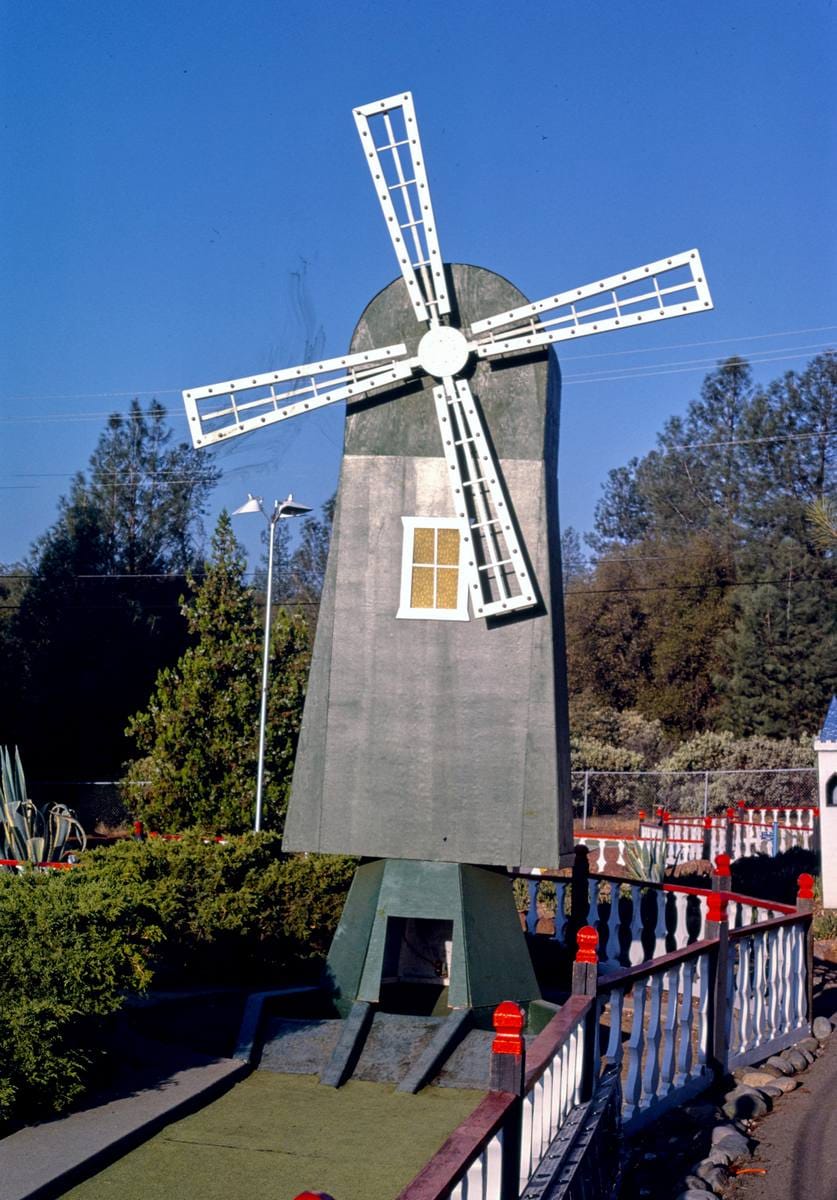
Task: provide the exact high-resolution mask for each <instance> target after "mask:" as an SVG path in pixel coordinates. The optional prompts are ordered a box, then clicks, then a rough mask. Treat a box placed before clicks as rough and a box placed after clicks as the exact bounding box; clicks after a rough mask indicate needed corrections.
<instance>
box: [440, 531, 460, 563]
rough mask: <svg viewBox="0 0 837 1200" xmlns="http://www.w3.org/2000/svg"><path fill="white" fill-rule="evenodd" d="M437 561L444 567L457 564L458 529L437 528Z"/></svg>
mask: <svg viewBox="0 0 837 1200" xmlns="http://www.w3.org/2000/svg"><path fill="white" fill-rule="evenodd" d="M438 561H439V562H440V563H442V564H443V565H444V566H446V567H458V566H459V530H458V529H440V530H439V558H438Z"/></svg>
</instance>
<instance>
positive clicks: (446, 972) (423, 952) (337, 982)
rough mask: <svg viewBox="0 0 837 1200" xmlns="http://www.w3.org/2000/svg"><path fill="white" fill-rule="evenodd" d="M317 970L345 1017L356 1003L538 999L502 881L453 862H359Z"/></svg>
mask: <svg viewBox="0 0 837 1200" xmlns="http://www.w3.org/2000/svg"><path fill="white" fill-rule="evenodd" d="M326 976H327V982H328V986H329V987H330V988H331V990H332V994H333V998H334V1002H335V1005H336V1006H337V1008H338V1010H339V1011H340V1012H341V1013H343V1014H344V1015H345V1013H347V1012H348V1010H349V1009H350V1008H351V1005H352V1004H353V1003H354V1002H355V1001H357V1000H360V1001H365V1002H367V1003H373V1004H379V1003H382V1001H383V1002H388V1001H389V1002H394V1003H395V1004H396V1005H397V1006H398V1007H399V1010H400V1011H415V1012H419V1011H426V1012H430V1011H436V1012H439V1011H440V1010H441V1011H444V1010H445V1009H448V1008H451V1009H453V1008H474V1009H479V1008H493V1007H494V1006H496V1005H497V1004H499V1003H500V1002H501V1001H502V1000H517V1001H522V1002H525V1001H529V1000H536V999H539V998H540V990H539V988H538V984H537V980H536V979H535V972H534V970H533V968H532V962H531V959H530V957H529V951H528V949H527V946H526V939H525V936H524V934H523V930H522V929H521V925H520V918H519V917H518V914H517V910H516V907H515V903H514V896H513V893H512V889H511V886H510V884H509V880H508V878H507V877H505V876H504V875H502V874H499V873H498V872H495V871H491V870H487V869H486V868H485V867H475V866H470V865H467V864H462V863H443V862H420V861H413V860H407V859H376V860H374V861H372V862H369V863H366V864H364V865H363V866H361V867H359V868H358V870H357V871H356V873H355V877H354V879H353V881H352V886H351V889H350V891H349V896H348V899H347V901H346V907H345V909H344V910H343V915H342V917H341V918H340V924H339V925H338V927H337V932H336V933H335V935H334V940H333V942H332V944H331V949H330V950H329V954H328V962H327V965H326Z"/></svg>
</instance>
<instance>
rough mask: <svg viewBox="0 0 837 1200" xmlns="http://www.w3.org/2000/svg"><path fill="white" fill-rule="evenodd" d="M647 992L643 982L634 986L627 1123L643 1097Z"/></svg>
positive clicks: (625, 1106) (625, 1107) (625, 1103)
mask: <svg viewBox="0 0 837 1200" xmlns="http://www.w3.org/2000/svg"><path fill="white" fill-rule="evenodd" d="M645 992H646V985H645V981H644V980H643V981H642V982H640V983H637V984H635V985H634V987H633V989H632V993H631V995H632V998H633V1002H634V1015H633V1020H632V1021H631V1033H630V1037H629V1038H628V1074H627V1079H626V1080H625V1089H624V1093H623V1103H622V1116H623V1119H624V1120H625V1121H629V1120H630V1118H631V1117H632V1116H633V1114H634V1113H635V1112H636V1111H637V1109H638V1108H639V1101H640V1096H641V1095H642V1051H643V1048H644V1046H645V1031H644V1029H643V1020H644V1017H645Z"/></svg>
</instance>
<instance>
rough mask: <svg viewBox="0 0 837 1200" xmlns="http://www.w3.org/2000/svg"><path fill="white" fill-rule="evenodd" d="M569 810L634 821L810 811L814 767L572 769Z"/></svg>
mask: <svg viewBox="0 0 837 1200" xmlns="http://www.w3.org/2000/svg"><path fill="white" fill-rule="evenodd" d="M572 788H573V811H574V814H575V817H576V819H577V820H580V821H581V823H582V825H586V823H587V821H588V820H590V819H591V818H598V817H624V818H636V817H638V815H639V813H640V810H642V811H644V812H646V813H649V814H652V813H654V812H655V811H656V809H657V808H660V807H662V808H665V809H668V810H669V812H672V813H677V814H678V815H680V816H704V817H705V816H707V815H710V814H712V813H722V812H724V811H725V810H726V809H727V808H735V807H736V806H737V805H738V804H739V802H741V801H743V803H744V804H746V805H747V807H748V808H750V807H752V808H758V807H761V806H768V807H771V808H814V807H816V804H817V772H816V768H815V767H785V768H781V767H775V768H770V769H765V770H718V771H573V773H572Z"/></svg>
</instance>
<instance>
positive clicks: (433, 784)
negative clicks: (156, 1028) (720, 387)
mask: <svg viewBox="0 0 837 1200" xmlns="http://www.w3.org/2000/svg"><path fill="white" fill-rule="evenodd" d="M354 116H355V122H356V125H357V128H358V132H359V135H360V139H361V144H362V146H363V150H364V153H365V156H366V160H367V164H368V166H369V170H370V172H371V175H372V180H373V184H374V187H375V191H376V194H377V196H378V200H379V202H380V205H381V209H382V212H383V215H384V219H385V224H386V228H387V231H388V233H389V236H390V239H391V241H392V244H393V248H394V250H395V254H396V258H397V260H398V263H399V268H400V273H401V277H400V278H399V279H396V281H395V282H393V283H392V284H390V285H389V286H388V287H387V288H385V289H384V291H383V292H381V293H380V294H379V295H378V296H376V297H375V298H374V299H373V300H372V301H371V303H370V304H369V305H368V306H367V308H366V310H365V311H364V313H363V314H362V316H361V319H360V321H359V323H358V325H357V328H356V330H355V333H354V337H353V340H352V345H351V348H350V352H349V353H348V354H347V355H345V356H342V357H339V358H334V359H329V360H326V361H323V362H319V363H307V364H305V365H302V366H298V367H291V368H286V369H283V370H279V371H273V372H268V373H266V374H261V375H255V376H250V377H246V378H242V379H236V380H232V381H229V382H223V383H219V384H213V385H210V386H205V387H198V388H190V389H188V390H187V391H185V392H184V393H183V395H184V402H185V405H186V411H187V416H188V421H189V428H190V431H191V435H192V440H193V443H194V445H195V446H196V447H201V446H209V445H212V444H216V443H218V442H220V441H223V440H226V439H228V438H231V437H236V436H238V435H240V434H244V433H248V432H251V431H253V430H256V429H260V428H262V427H264V426H267V425H271V424H276V423H280V422H282V421H285V420H288V419H289V418H291V417H294V416H298V415H301V414H303V413H305V412H307V411H310V410H312V409H314V408H319V407H322V406H323V405H326V404H334V403H337V402H339V401H343V400H345V401H346V402H347V420H346V433H345V446H344V457H343V463H342V468H341V476H340V486H339V490H338V498H337V508H336V513H335V521H334V527H333V534H332V545H331V551H330V554H329V562H328V568H327V573H326V581H325V588H324V593H323V598H322V604H321V609H320V618H319V623H318V628H317V635H316V641H315V646H314V655H313V663H312V668H311V676H310V682H309V689H308V695H307V699H306V706H305V713H304V717H303V724H302V731H301V735H300V742H299V749H298V754H297V762H296V768H295V773H294V780H293V789H292V795H291V801H290V807H289V812H288V818H287V824H286V830H285V842H284V844H285V847H286V848H287V849H290V850H312V851H322V852H327V853H344V854H353V855H358V856H361V857H364V858H367V859H372V860H373V861H372V862H369V863H367V864H365V865H364V866H363V867H361V868H360V870H359V871H358V874H357V876H356V879H355V882H354V884H353V887H352V891H351V893H350V898H349V901H348V903H347V908H346V912H345V913H344V917H343V920H342V921H341V925H340V928H339V930H338V933H337V935H336V937H335V941H334V945H333V947H332V951H331V954H330V958H329V963H330V969H331V972H332V976H333V980H334V987H335V990H336V992H337V993H338V994H339V995H340V996H341V997H342V998H343V999H344V1000H353V999H357V998H360V999H365V1000H370V1001H376V1000H378V999H379V997H380V993H381V986H382V981H386V980H387V979H406V978H420V977H421V971H422V968H421V966H420V962H424V961H426V960H432V961H433V962H434V963H435V968H434V969H435V971H436V975H437V978H438V979H441V980H442V981H443V982H445V983H448V984H449V994H448V999H449V1003H450V1004H451V1005H452V1006H458V1005H470V1006H474V1007H479V1006H482V1005H490V1004H494V1003H496V1002H497V1001H499V1000H500V999H503V998H505V997H506V996H507V995H514V996H516V997H517V998H519V999H527V998H531V997H533V996H535V995H536V994H537V986H536V984H535V981H534V976H533V974H532V971H531V966H530V964H529V961H528V955H527V953H526V950H525V946H524V944H523V940H522V936H521V934H520V928H519V923H518V921H517V917H516V913H515V911H514V906H513V902H512V897H511V891H510V888H509V886H508V881H507V880H506V879H504V878H502V876H501V875H500V874H499V873H498V871H497V868H501V867H505V866H508V865H515V864H521V863H528V864H530V865H531V864H538V865H550V866H557V865H560V864H566V863H567V862H568V861H569V860H570V856H571V854H572V806H571V798H570V775H569V738H568V727H567V699H566V668H565V653H564V633H563V610H562V599H561V570H560V541H559V527H558V507H557V449H558V403H559V390H560V389H559V375H558V368H557V363H556V361H555V358H554V355H553V354H552V352H551V351H550V350H549V347H550V346H551V345H552V344H553V343H555V342H559V341H573V340H578V339H579V338H582V337H588V336H591V335H592V334H598V333H604V332H607V331H609V330H613V329H620V328H625V327H628V326H631V325H638V324H642V323H644V324H649V323H654V322H655V321H660V320H666V319H668V318H671V317H677V316H683V315H686V314H689V313H695V312H702V311H705V310H707V309H709V308H711V307H712V301H711V298H710V295H709V291H708V288H707V285H706V282H705V278H704V275H703V269H702V266H701V262H700V257H699V255H698V252H697V251H696V250H690V251H687V252H685V253H681V254H676V255H672V256H671V257H669V258H666V259H662V260H660V261H658V262H654V263H649V264H647V265H644V266H641V267H638V268H635V269H633V270H630V271H625V272H623V273H621V274H619V275H614V276H612V277H610V278H608V279H603V280H596V281H595V282H593V283H591V284H587V285H585V286H583V287H577V288H573V289H571V290H569V291H566V292H561V293H558V294H556V295H553V296H549V297H546V298H545V299H543V300H539V301H536V302H535V303H530V302H528V301H527V300H526V299H525V297H523V296H522V295H521V294H520V293H519V292H518V291H517V290H516V289H515V288H514V287H513V286H512V285H511V284H510V283H509V282H508V281H507V280H505V279H502V278H500V277H499V276H497V275H495V274H493V273H491V272H490V271H487V270H484V269H482V268H477V267H472V266H465V265H461V264H452V265H451V264H446V263H445V262H444V260H443V258H442V254H441V250H440V248H439V239H438V235H437V232H436V222H435V218H434V214H433V207H432V203H431V199H430V191H429V187H428V182H427V175H426V171H425V165H424V154H423V151H422V147H421V142H420V138H419V132H418V126H417V123H416V117H415V111H414V107H413V101H412V97H411V95H410V93H403V94H401V95H398V96H394V97H391V98H389V99H386V100H380V101H376V102H375V103H373V104H368V105H365V106H363V107H361V108H358V109H356V110H355V114H354ZM486 314H488V315H486ZM486 929H489V930H490V933H486V932H485V931H486ZM489 939H490V941H489ZM417 946H419V947H420V949H419V950H416V947H417ZM410 948H412V950H410Z"/></svg>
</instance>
